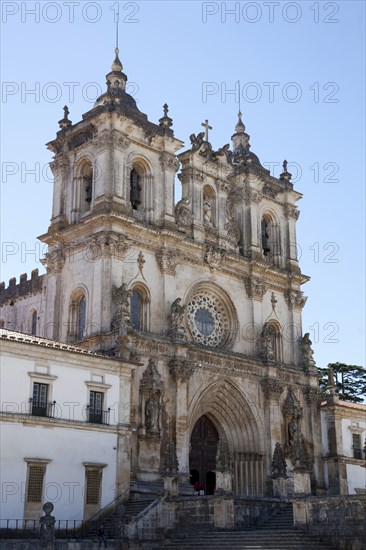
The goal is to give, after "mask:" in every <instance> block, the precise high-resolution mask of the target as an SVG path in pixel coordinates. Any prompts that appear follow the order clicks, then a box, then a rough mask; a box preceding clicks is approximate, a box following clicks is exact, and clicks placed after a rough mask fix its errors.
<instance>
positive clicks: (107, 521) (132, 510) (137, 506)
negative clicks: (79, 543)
mask: <svg viewBox="0 0 366 550" xmlns="http://www.w3.org/2000/svg"><path fill="white" fill-rule="evenodd" d="M153 501H154V497H153V496H151V497H149V496H148V495H146V496H144V498H141V499H139V500H135V499H130V500H128V501H127V502H126V503H125V504H124V512H123V514H122V513H121V507H120V506H119V507H117V509H116V510H115V511H114V512H112V513H109V514H108V515H106V516H105V517H104V518H101V519H100V521H99V522H98V525H96V526H95V528H94V529H92V530H91V531H90V532H89V533H88V535H87V538H88V539H95V538H96V536H97V535H96V533H97V529H98V527H99V526H100V525H103V527H104V531H105V533H106V535H107V537H108V539H115V538H116V539H119V538H120V536H121V524H122V523H129V522H130V521H132V519H133V518H134V517H136V516H137V515H138V514H139V513H140V512H142V510H144V509H145V508H147V506H149V504H151V503H152V502H153Z"/></svg>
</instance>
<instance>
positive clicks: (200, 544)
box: [163, 529, 332, 550]
mask: <svg viewBox="0 0 366 550" xmlns="http://www.w3.org/2000/svg"><path fill="white" fill-rule="evenodd" d="M163 548H164V550H177V549H179V550H194V549H199V550H222V549H225V548H227V549H232V550H262V549H263V550H264V549H265V550H304V549H307V548H309V549H311V550H332V547H331V546H329V545H328V544H327V543H325V542H322V541H320V540H319V539H317V538H315V537H310V536H308V535H305V534H303V533H300V532H296V531H294V530H291V529H276V530H274V531H270V530H260V529H258V530H257V531H212V532H210V533H202V534H199V533H198V534H196V535H191V536H189V537H180V536H177V537H174V538H172V539H170V540H166V541H165V543H164V545H163Z"/></svg>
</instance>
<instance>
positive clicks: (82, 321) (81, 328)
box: [77, 296, 86, 340]
mask: <svg viewBox="0 0 366 550" xmlns="http://www.w3.org/2000/svg"><path fill="white" fill-rule="evenodd" d="M85 326H86V300H85V296H83V297H82V298H80V300H79V318H78V327H77V328H78V334H77V336H78V338H77V339H78V340H82V339H83V338H84V336H85Z"/></svg>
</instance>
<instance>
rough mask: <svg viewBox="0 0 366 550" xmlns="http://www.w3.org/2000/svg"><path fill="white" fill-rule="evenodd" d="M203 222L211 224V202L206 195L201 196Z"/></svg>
mask: <svg viewBox="0 0 366 550" xmlns="http://www.w3.org/2000/svg"><path fill="white" fill-rule="evenodd" d="M203 223H204V224H206V225H212V210H211V204H210V203H209V201H208V199H207V197H203Z"/></svg>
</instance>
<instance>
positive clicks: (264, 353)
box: [260, 323, 274, 362]
mask: <svg viewBox="0 0 366 550" xmlns="http://www.w3.org/2000/svg"><path fill="white" fill-rule="evenodd" d="M273 336H274V335H273V328H272V327H271V325H270V324H269V323H264V325H263V330H262V333H261V337H260V346H261V350H260V356H261V359H262V360H263V361H264V362H267V361H273V360H274V351H273Z"/></svg>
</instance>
